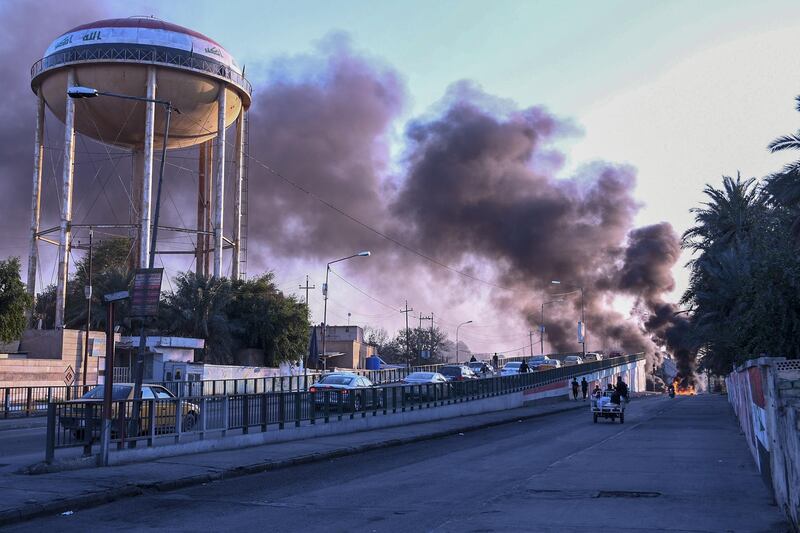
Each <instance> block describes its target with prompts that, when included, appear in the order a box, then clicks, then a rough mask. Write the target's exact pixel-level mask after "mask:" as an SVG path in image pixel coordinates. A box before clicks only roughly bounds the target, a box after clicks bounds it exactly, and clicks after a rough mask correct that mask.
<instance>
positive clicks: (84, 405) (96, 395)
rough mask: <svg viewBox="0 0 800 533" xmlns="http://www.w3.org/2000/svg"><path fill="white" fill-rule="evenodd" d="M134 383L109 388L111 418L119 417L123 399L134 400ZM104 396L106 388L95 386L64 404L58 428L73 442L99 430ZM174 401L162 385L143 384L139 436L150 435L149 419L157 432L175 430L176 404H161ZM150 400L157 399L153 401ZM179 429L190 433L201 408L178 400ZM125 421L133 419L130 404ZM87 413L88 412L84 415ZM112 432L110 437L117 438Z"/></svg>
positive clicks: (131, 403) (172, 396) (174, 402)
mask: <svg viewBox="0 0 800 533" xmlns="http://www.w3.org/2000/svg"><path fill="white" fill-rule="evenodd" d="M133 390H134V387H133V384H132V383H117V384H114V385H113V387H112V389H111V401H112V404H111V411H112V412H111V418H112V419H113V420H117V419H118V418H119V403H118V402H121V401H123V400H133ZM104 395H105V386H104V385H98V386H96V387H94V388H93V389H92V390H90V391H89V392H87V393H86V394H84V395H83V396H81V397H80V398H78V399H75V400H71V401H69V402H67V405H66V407H65V409H64V411H63V413H62V414H61V415H60V416H59V419H60V423H61V427H62V428H64V429H65V430H67V431H70V432H72V435H73V437H75V438H76V439H83V438H84V435H85V434H86V433H85V432H86V431H87V430H88V431H89V433H90V434H91V433H92V432H94V431H99V429H100V426H101V424H102V405H103V397H104ZM172 398H175V395H174V394H172V392H170V391H169V390H167V389H165V388H164V387H162V386H161V385H149V384H143V385H142V400H145V401H143V402H142V407H141V412H140V422H139V432H140V434H141V435H146V434H148V433H150V420H151V419H154V420H155V432H156V433H169V432H172V431H175V423H176V413H177V409H176V405H177V403H178V402H177V401H161V402H159V401H158V400H169V399H172ZM150 400H156V401H155V402H152V401H150ZM180 403H181V411H182V413H181V415H182V416H181V419H182V421H181V430H182V431H191V430H192V429H194V427H195V425H196V423H197V417H198V415H199V413H200V406H198V405H197V404H195V403H192V402H189V401H181V402H180ZM151 404H153V405H155V416H154V417H151V416H150V405H151ZM125 410H126V412H125V418H126V419H130V418H131V417H132V416H133V402H126V404H125ZM87 411H89V412H88V413H87ZM115 435H116V432H115V431H112V438H116V436H115Z"/></svg>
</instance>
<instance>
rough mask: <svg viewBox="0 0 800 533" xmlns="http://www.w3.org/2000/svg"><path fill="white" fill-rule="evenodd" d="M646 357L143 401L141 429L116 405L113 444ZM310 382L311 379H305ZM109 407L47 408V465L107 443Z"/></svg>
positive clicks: (322, 413) (364, 409)
mask: <svg viewBox="0 0 800 533" xmlns="http://www.w3.org/2000/svg"><path fill="white" fill-rule="evenodd" d="M643 358H644V354H633V355H626V356H622V357H616V358H614V359H606V360H603V361H593V362H590V363H586V364H582V365H573V366H567V367H562V368H554V369H551V370H544V371H541V372H529V373H526V374H517V375H510V376H492V377H486V378H481V379H473V380H466V381H457V382H456V381H454V382H448V383H436V384H426V385H402V384H395V385H387V386H377V387H372V388H365V389H354V390H349V391H347V392H343V391H337V390H330V389H327V390H322V389H317V388H316V387H313V386H309V388H308V390H294V391H284V392H280V391H261V392H244V391H240V392H229V393H227V394H212V395H196V396H194V395H187V396H181V397H175V398H163V399H146V400H141V405H142V407H141V418H140V423H139V425H138V427H134V424H133V423H132V419H133V417H132V413H133V412H134V408H135V401H134V400H130V399H127V400H120V401H114V402H113V408H112V420H113V422H112V432H111V439H112V443H115V444H116V446H117V447H118V448H119V449H122V448H124V447H125V445H126V443H128V442H130V441H142V442H145V443H146V445H147V446H154V444H155V441H156V440H158V441H159V442H167V443H172V442H174V443H180V442H182V441H185V440H189V439H194V440H198V439H201V440H202V439H204V438H206V437H207V436H209V435H210V434H215V435H216V436H223V437H224V436H225V435H226V434H228V433H230V432H236V433H237V434H247V433H250V432H252V431H267V430H268V429H269V428H274V429H279V430H280V429H284V428H286V427H300V426H301V425H304V424H316V423H330V422H334V421H341V420H345V419H348V420H349V419H354V418H356V417H362V418H364V417H367V416H378V415H391V414H395V413H398V412H405V411H413V410H418V409H430V408H435V407H439V406H443V405H449V404H453V403H459V402H465V401H472V400H479V399H483V398H488V397H492V396H498V395H502V394H511V393H515V392H520V391H524V390H527V389H531V388H535V387H538V386H542V385H549V384H552V383H557V382H559V381H564V380H567V379H570V378H573V377H580V376H581V375H586V374H589V373H592V372H596V371H599V370H604V369H611V368H614V367H618V366H622V365H625V364H629V363H634V362H636V361H638V360H641V359H643ZM299 377H303V376H299ZM101 410H102V402H101V401H72V402H64V401H54V402H51V403H49V404H48V406H47V442H46V453H45V458H46V461H47V462H52V461H53V459H54V456H55V450H57V449H60V448H69V447H83V448H84V452H85V454H87V455H89V454H91V453H92V449H93V447H94V446H96V445H97V443H98V442H99V439H100V431H101Z"/></svg>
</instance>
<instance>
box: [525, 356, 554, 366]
mask: <svg viewBox="0 0 800 533" xmlns="http://www.w3.org/2000/svg"><path fill="white" fill-rule="evenodd" d="M548 359H550V358H549V357H547V356H546V355H534V356H533V357H531V358H530V360H529V361H528V364H529V365H533V364H538V363H541V362H543V361H547V360H548Z"/></svg>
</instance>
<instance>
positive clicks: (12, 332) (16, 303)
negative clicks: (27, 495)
mask: <svg viewBox="0 0 800 533" xmlns="http://www.w3.org/2000/svg"><path fill="white" fill-rule="evenodd" d="M31 304H32V301H31V297H30V295H29V294H28V293H27V291H26V290H25V285H24V284H23V283H22V280H21V279H20V262H19V257H11V258H9V259H6V260H3V261H0V342H11V341H14V340H17V339H19V338H20V337H22V332H23V331H24V330H25V310H26V309H29V308H30V307H31Z"/></svg>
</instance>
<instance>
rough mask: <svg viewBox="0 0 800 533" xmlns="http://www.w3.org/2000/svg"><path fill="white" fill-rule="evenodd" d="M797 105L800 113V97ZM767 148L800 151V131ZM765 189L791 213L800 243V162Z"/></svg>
mask: <svg viewBox="0 0 800 533" xmlns="http://www.w3.org/2000/svg"><path fill="white" fill-rule="evenodd" d="M795 103H796V109H797V111H800V96H797V97H795ZM767 148H769V151H770V152H771V153H773V154H774V153H775V152H782V151H784V150H800V131H798V132H797V133H790V134H788V135H782V136H781V137H778V138H777V139H775V140H774V141H772V142H771V143H769V145H768V147H767ZM764 188H765V189H766V191H767V192H768V193H769V194H770V195H771V196H772V200H773V202H774V203H775V204H777V205H778V206H781V207H784V208H786V209H788V210H789V211H790V212H791V214H792V218H793V221H792V227H791V230H792V235H793V236H794V238H795V241H796V242H800V160H798V161H794V162H792V163H789V164H788V165H786V166H785V167H783V170H781V171H780V172H776V173H774V174H772V175H770V176H768V177H767V179H766V185H765V187H764Z"/></svg>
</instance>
